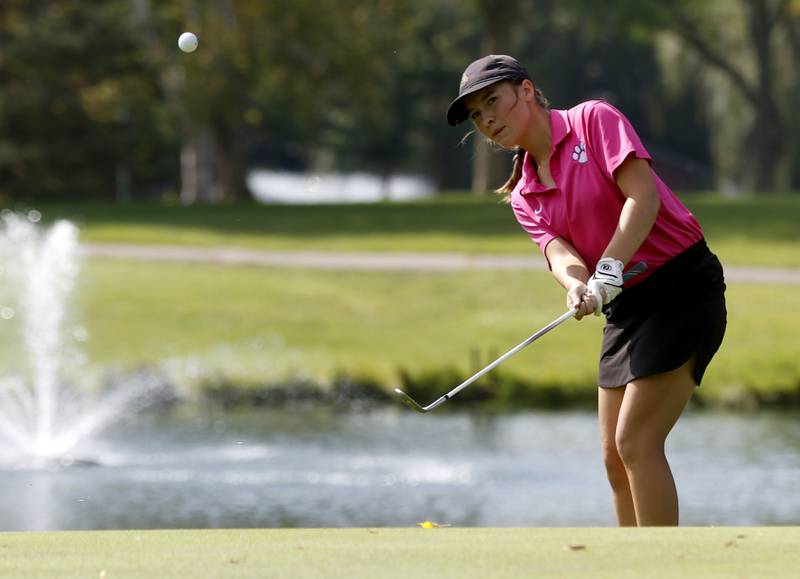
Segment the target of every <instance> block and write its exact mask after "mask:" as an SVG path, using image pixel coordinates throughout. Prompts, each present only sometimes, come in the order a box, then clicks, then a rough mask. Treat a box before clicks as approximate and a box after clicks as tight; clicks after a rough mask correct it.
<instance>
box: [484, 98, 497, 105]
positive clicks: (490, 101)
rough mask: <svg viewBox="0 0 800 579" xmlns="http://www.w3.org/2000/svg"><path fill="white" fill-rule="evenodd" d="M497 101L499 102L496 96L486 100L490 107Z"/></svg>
mask: <svg viewBox="0 0 800 579" xmlns="http://www.w3.org/2000/svg"><path fill="white" fill-rule="evenodd" d="M496 100H497V97H496V96H491V97H489V98H488V99H487V100H486V104H488V105H489V106H491V105H493V104H494V103H495V101H496Z"/></svg>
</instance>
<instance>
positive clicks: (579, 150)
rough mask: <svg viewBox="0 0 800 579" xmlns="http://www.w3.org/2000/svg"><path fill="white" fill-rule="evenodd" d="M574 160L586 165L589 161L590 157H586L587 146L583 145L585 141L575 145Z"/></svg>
mask: <svg viewBox="0 0 800 579" xmlns="http://www.w3.org/2000/svg"><path fill="white" fill-rule="evenodd" d="M572 158H573V160H575V161H577V162H578V163H581V164H583V163H586V162H587V161H588V160H589V157H587V156H586V145H585V144H584V143H583V141H581V142H580V143H578V144H577V145H575V149H573V151H572Z"/></svg>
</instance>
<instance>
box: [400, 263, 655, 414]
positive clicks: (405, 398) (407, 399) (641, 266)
mask: <svg viewBox="0 0 800 579" xmlns="http://www.w3.org/2000/svg"><path fill="white" fill-rule="evenodd" d="M646 269H647V264H646V263H645V262H643V261H640V262H639V263H637V264H636V265H634V266H633V267H631V268H630V269H629V270H628V271H627V272H626V273H625V274H624V275H623V276H622V277H623V279H624V280H625V281H627V280H629V279H631V278H632V277H634V276H637V275H639V274H640V273H642V272H643V271H645V270H646ZM577 311H578V309H577V308H570V309H569V310H568V311H566V312H564V313H563V314H561V315H560V316H558V317H557V318H556V319H555V320H553V321H552V322H550V323H549V324H547V325H546V326H545V327H543V328H542V329H541V330H538V331H537V332H536V333H534V334H533V335H531V336H530V337H528V338H526V339H525V340H524V341H522V342H520V343H519V344H517V345H516V346H514V347H513V348H511V349H510V350H509V351H508V352H506V353H505V354H503V355H502V356H500V357H499V358H497V359H496V360H495V361H494V362H492V363H491V364H489V365H488V366H486V367H485V368H484V369H482V370H480V371H478V372H477V373H475V374H474V375H472V376H470V377H469V378H467V379H466V380H464V381H463V382H462V383H461V384H459V385H458V386H456V387H455V388H453V389H452V390H451V391H450V392H448V393H447V394H445V395H444V396H440V397H439V398H437V399H436V400H434V401H433V402H431V403H430V404H428V405H427V406H422V405H421V404H419V403H418V402H417V401H416V400H414V399H413V398H411V396H409V395H408V394H406V393H405V392H403V391H402V390H400V389H399V388H395V389H394V391H395V393H396V394H397V395H398V396H400V400H402V402H403V404H405V405H406V406H408V407H409V408H411V409H412V410H416V411H417V412H422V413H424V412H430V411H431V410H433V409H434V408H436V407H437V406H439V405H441V404H442V403H444V402H446V401H447V400H449V399H450V398H452V397H453V396H455V395H456V394H458V393H459V392H461V391H462V390H463V389H464V388H466V387H467V386H469V385H470V384H472V383H473V382H475V380H477V379H478V378H480V377H481V376H483V375H484V374H486V373H487V372H489V371H491V370H492V369H494V368H496V367H497V366H499V365H500V364H502V363H503V362H504V361H505V360H507V359H508V358H510V357H511V356H513V355H514V354H516V353H517V352H519V351H520V350H522V349H523V348H525V347H526V346H528V345H530V344H532V343H533V342H535V341H536V340H538V339H539V338H541V337H542V336H544V335H545V334H546V333H547V332H549V331H550V330H552V329H553V328H556V327H558V326H560V325H561V324H563V323H564V322H566V321H567V320H569V319H570V318H572V317H573V316H575V313H576V312H577Z"/></svg>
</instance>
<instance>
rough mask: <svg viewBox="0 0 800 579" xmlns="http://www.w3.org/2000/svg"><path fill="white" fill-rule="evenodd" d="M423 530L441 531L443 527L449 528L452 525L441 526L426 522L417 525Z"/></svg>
mask: <svg viewBox="0 0 800 579" xmlns="http://www.w3.org/2000/svg"><path fill="white" fill-rule="evenodd" d="M417 525H419V526H420V527H422V528H423V529H441V528H443V527H449V526H450V525H440V524H439V523H432V522H430V521H425V522H423V523H417Z"/></svg>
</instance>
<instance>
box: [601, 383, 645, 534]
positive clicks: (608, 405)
mask: <svg viewBox="0 0 800 579" xmlns="http://www.w3.org/2000/svg"><path fill="white" fill-rule="evenodd" d="M597 390H598V399H597V409H598V416H599V418H600V443H601V445H602V451H603V463H604V464H605V467H606V475H607V476H608V482H609V483H610V484H611V492H612V493H613V495H614V510H615V511H616V513H617V523H618V524H619V526H620V527H635V526H636V512H635V511H634V509H633V497H632V496H631V486H630V484H629V483H628V473H627V472H626V470H625V465H624V464H623V463H622V459H621V458H620V457H619V452H617V442H616V438H617V420H618V418H619V410H620V407H621V406H622V399H623V396H624V395H625V387H624V386H623V387H622V388H598V389H597Z"/></svg>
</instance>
